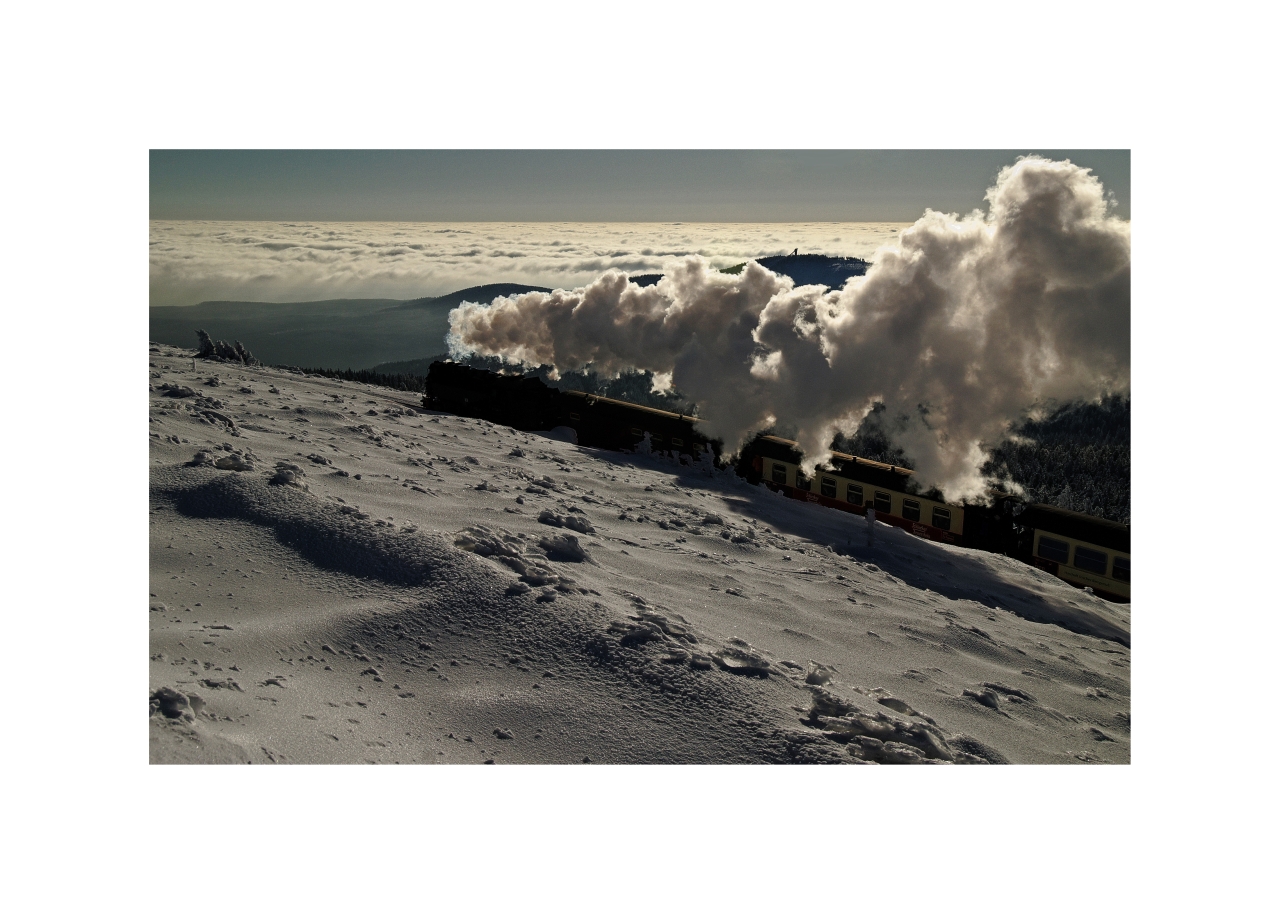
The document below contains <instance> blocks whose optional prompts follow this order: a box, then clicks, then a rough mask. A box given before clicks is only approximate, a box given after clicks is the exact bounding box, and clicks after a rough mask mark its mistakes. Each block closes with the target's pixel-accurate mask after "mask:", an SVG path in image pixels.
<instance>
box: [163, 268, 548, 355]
mask: <svg viewBox="0 0 1280 914" xmlns="http://www.w3.org/2000/svg"><path fill="white" fill-rule="evenodd" d="M547 291H550V290H549V289H546V288H544V287H542V286H530V285H520V284H517V283H492V284H488V285H481V286H471V287H469V288H466V289H459V290H458V291H457V292H450V293H449V294H448V295H441V296H437V297H433V298H417V299H411V300H409V301H404V300H401V299H391V298H335V299H326V300H323V301H309V302H243V301H240V302H233V301H205V302H201V303H200V304H198V305H191V306H188V307H156V308H151V309H150V315H149V317H150V322H149V323H150V327H149V332H150V338H151V340H152V341H153V342H157V343H168V344H169V345H171V346H182V347H184V348H187V349H193V348H195V346H196V331H197V330H205V331H207V332H208V333H209V334H210V335H212V336H213V337H214V338H215V339H222V340H227V341H228V342H231V341H234V340H240V341H241V342H243V343H244V344H245V345H246V346H248V347H249V348H250V349H252V350H253V352H254V355H255V356H257V357H258V358H259V359H260V360H261V361H263V362H265V363H266V364H268V365H295V366H297V365H317V366H324V367H326V368H336V369H345V368H351V369H362V368H371V367H373V366H374V365H377V364H379V363H380V362H387V361H395V360H399V359H412V358H416V357H420V356H421V355H422V353H423V352H439V351H441V350H442V349H444V348H445V342H444V339H445V335H446V334H447V333H448V332H449V312H450V311H452V310H453V309H454V308H456V307H457V306H458V305H459V304H461V303H462V302H463V301H477V302H482V303H486V304H487V303H488V302H490V301H492V300H493V299H494V298H496V297H498V296H499V295H516V294H519V293H521V292H547Z"/></svg>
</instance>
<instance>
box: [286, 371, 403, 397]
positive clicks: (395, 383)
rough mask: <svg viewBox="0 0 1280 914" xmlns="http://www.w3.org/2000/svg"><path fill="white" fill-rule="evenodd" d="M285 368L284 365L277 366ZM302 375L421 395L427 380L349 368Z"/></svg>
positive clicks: (305, 372)
mask: <svg viewBox="0 0 1280 914" xmlns="http://www.w3.org/2000/svg"><path fill="white" fill-rule="evenodd" d="M276 367H277V368H286V369H288V368H289V366H286V365H277V366H276ZM297 370H299V371H301V372H302V373H303V374H310V375H319V376H320V377H322V378H336V379H337V380H340V381H357V382H359V383H361V384H374V385H376V386H378V387H390V388H391V389H392V390H403V391H408V392H410V393H418V394H420V393H423V392H425V391H426V389H427V379H426V378H425V377H420V376H419V375H412V374H384V373H382V372H380V371H373V370H372V369H368V368H362V369H360V370H359V371H352V370H351V369H350V368H343V369H336V368H301V369H297Z"/></svg>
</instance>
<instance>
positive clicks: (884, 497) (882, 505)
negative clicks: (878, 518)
mask: <svg viewBox="0 0 1280 914" xmlns="http://www.w3.org/2000/svg"><path fill="white" fill-rule="evenodd" d="M892 508H893V500H892V499H890V498H889V493H888V492H877V493H876V510H877V511H879V512H880V513H881V514H888V513H889V512H890V510H891V509H892Z"/></svg>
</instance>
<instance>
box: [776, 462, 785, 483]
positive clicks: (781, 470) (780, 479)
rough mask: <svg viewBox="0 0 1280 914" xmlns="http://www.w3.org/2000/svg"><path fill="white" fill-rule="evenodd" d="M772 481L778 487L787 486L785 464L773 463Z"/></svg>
mask: <svg viewBox="0 0 1280 914" xmlns="http://www.w3.org/2000/svg"><path fill="white" fill-rule="evenodd" d="M773 481H774V482H776V483H777V484H778V485H780V486H785V485H786V484H787V465H786V464H785V463H775V464H774V465H773Z"/></svg>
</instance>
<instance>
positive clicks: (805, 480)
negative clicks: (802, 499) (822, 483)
mask: <svg viewBox="0 0 1280 914" xmlns="http://www.w3.org/2000/svg"><path fill="white" fill-rule="evenodd" d="M796 488H797V489H799V490H800V491H801V492H808V491H809V490H810V489H812V488H813V480H812V479H810V478H809V477H807V476H801V475H800V474H799V473H796Z"/></svg>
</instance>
